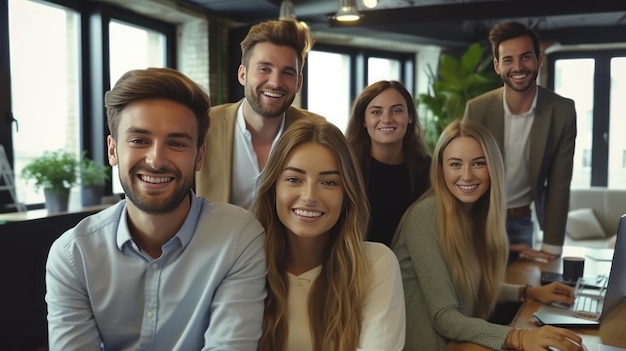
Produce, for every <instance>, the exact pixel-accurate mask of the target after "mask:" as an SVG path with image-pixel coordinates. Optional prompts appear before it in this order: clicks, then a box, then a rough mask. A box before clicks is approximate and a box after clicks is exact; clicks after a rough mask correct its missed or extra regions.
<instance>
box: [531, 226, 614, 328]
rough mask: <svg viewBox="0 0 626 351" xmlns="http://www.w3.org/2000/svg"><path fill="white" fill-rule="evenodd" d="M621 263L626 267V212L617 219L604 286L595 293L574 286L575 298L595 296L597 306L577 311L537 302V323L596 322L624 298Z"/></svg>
mask: <svg viewBox="0 0 626 351" xmlns="http://www.w3.org/2000/svg"><path fill="white" fill-rule="evenodd" d="M624 267H626V214H624V215H622V216H621V217H620V219H619V225H618V228H617V240H616V242H615V250H614V251H613V260H612V263H611V272H610V273H609V276H608V278H607V279H606V282H605V286H606V289H604V288H603V289H600V291H599V292H598V293H596V294H595V295H594V294H593V293H591V294H585V293H582V291H580V290H579V289H580V288H579V287H577V289H576V290H577V299H578V298H581V297H582V298H591V299H592V300H595V301H596V303H597V310H596V311H591V312H589V313H580V312H576V311H574V310H573V309H563V308H558V307H552V306H541V308H540V309H539V311H537V312H535V313H533V316H534V317H535V319H536V321H537V324H539V325H554V326H558V327H594V326H596V327H597V326H599V325H600V320H601V319H602V316H604V315H606V314H607V313H608V312H609V311H610V310H612V309H613V308H615V307H616V306H617V305H619V304H620V303H621V302H622V301H623V300H624V295H625V293H626V269H624ZM592 312H593V313H592Z"/></svg>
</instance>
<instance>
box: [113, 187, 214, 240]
mask: <svg viewBox="0 0 626 351" xmlns="http://www.w3.org/2000/svg"><path fill="white" fill-rule="evenodd" d="M189 196H190V197H191V207H190V208H189V212H188V213H187V217H186V218H185V221H184V222H183V225H182V226H181V227H180V228H179V229H178V232H176V235H174V236H173V237H172V238H171V239H170V240H169V241H168V243H169V242H170V241H172V240H178V241H180V243H181V246H182V248H183V250H184V249H185V248H186V247H187V245H189V243H190V242H191V239H192V238H193V234H194V232H195V231H196V226H197V225H198V221H199V219H200V212H201V211H202V206H203V201H202V198H200V197H198V196H196V194H195V193H194V192H193V190H191V191H190V195H189ZM126 201H130V200H126ZM120 212H121V217H120V221H119V224H118V226H117V234H116V243H117V248H118V249H119V250H120V251H123V250H124V247H125V246H127V245H132V246H133V247H134V248H135V249H136V250H137V251H139V248H138V247H137V245H136V244H135V243H134V242H133V240H132V237H131V235H130V231H129V230H128V218H127V207H126V203H124V208H123V209H122V211H120ZM165 245H166V244H165ZM165 245H164V246H165Z"/></svg>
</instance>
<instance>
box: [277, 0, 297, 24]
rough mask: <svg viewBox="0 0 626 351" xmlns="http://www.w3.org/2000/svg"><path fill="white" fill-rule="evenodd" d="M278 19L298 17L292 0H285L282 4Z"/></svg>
mask: <svg viewBox="0 0 626 351" xmlns="http://www.w3.org/2000/svg"><path fill="white" fill-rule="evenodd" d="M278 19H280V20H285V19H292V20H295V19H296V10H295V9H294V7H293V2H291V0H283V2H282V3H281V4H280V12H279V14H278Z"/></svg>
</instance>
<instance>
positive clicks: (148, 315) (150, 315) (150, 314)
mask: <svg viewBox="0 0 626 351" xmlns="http://www.w3.org/2000/svg"><path fill="white" fill-rule="evenodd" d="M153 315H154V314H152V312H148V313H146V317H148V318H152V316H153Z"/></svg>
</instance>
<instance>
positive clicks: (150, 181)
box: [141, 176, 172, 184]
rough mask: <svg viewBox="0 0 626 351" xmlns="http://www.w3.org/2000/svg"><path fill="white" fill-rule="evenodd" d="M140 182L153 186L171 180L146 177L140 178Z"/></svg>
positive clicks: (168, 178) (169, 178)
mask: <svg viewBox="0 0 626 351" xmlns="http://www.w3.org/2000/svg"><path fill="white" fill-rule="evenodd" d="M141 180H143V181H144V182H148V183H154V184H158V183H166V182H169V181H171V180H172V178H171V177H167V178H163V177H161V178H157V177H148V176H141Z"/></svg>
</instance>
